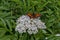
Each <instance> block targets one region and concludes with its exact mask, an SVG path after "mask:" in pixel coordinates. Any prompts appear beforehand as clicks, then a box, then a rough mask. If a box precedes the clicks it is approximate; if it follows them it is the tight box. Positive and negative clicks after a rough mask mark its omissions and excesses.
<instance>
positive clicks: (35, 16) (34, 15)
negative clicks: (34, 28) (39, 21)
mask: <svg viewBox="0 0 60 40" xmlns="http://www.w3.org/2000/svg"><path fill="white" fill-rule="evenodd" d="M27 15H28V16H29V17H30V18H37V17H40V16H41V14H39V13H28V14H27Z"/></svg>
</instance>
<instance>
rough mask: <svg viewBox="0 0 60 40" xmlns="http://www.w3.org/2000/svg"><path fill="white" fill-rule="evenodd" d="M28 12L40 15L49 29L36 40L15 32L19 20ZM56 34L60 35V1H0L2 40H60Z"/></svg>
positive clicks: (0, 32) (36, 37) (39, 34)
mask: <svg viewBox="0 0 60 40" xmlns="http://www.w3.org/2000/svg"><path fill="white" fill-rule="evenodd" d="M27 12H37V13H40V14H41V15H42V16H41V20H42V21H43V22H45V24H46V27H47V29H46V30H43V31H41V30H40V31H39V33H38V34H36V35H34V38H35V39H34V38H32V37H30V36H29V35H27V34H18V33H16V32H15V27H16V20H17V18H18V17H20V16H21V15H25V14H27ZM55 34H60V0H0V40H60V37H56V36H54V35H55ZM19 35H20V36H19ZM45 37H48V39H45ZM29 38H30V39H29Z"/></svg>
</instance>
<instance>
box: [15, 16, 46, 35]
mask: <svg viewBox="0 0 60 40" xmlns="http://www.w3.org/2000/svg"><path fill="white" fill-rule="evenodd" d="M38 29H46V26H45V23H43V22H42V21H41V20H39V18H35V19H33V18H30V17H29V16H27V15H23V16H21V17H20V18H18V20H17V26H16V29H15V30H16V31H18V32H19V33H25V32H28V33H29V34H36V33H37V32H38Z"/></svg>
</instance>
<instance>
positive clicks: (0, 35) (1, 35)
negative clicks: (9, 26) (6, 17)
mask: <svg viewBox="0 0 60 40" xmlns="http://www.w3.org/2000/svg"><path fill="white" fill-rule="evenodd" d="M5 33H6V30H5V29H4V28H0V38H1V37H3V36H5Z"/></svg>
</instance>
